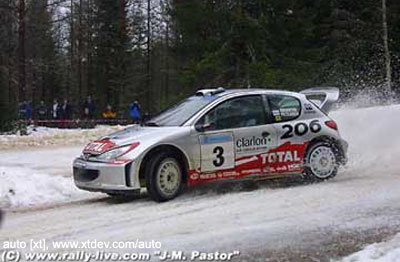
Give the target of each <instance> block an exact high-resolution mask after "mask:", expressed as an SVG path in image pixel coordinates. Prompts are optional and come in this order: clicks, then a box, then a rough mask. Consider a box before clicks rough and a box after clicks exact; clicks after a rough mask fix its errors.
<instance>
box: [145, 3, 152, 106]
mask: <svg viewBox="0 0 400 262" xmlns="http://www.w3.org/2000/svg"><path fill="white" fill-rule="evenodd" d="M150 5H151V0H147V72H146V73H147V75H146V88H147V90H146V100H147V101H146V103H147V104H146V105H147V111H148V112H151V101H150V100H151V93H152V92H151V50H150V49H151V48H150V45H151V6H150Z"/></svg>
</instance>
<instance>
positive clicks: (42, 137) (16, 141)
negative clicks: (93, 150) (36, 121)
mask: <svg viewBox="0 0 400 262" xmlns="http://www.w3.org/2000/svg"><path fill="white" fill-rule="evenodd" d="M123 128H125V127H124V126H119V125H117V126H102V125H100V126H97V127H96V128H94V129H59V128H49V127H29V128H28V135H26V136H20V135H0V150H1V149H12V148H25V147H38V146H47V145H76V144H85V143H87V142H89V141H90V140H94V139H96V138H98V137H100V136H103V135H106V134H109V133H112V132H115V131H118V130H121V129H123Z"/></svg>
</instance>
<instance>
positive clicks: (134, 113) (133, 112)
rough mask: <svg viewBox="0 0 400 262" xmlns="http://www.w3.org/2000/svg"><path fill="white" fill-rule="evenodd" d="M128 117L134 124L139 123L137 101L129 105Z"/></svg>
mask: <svg viewBox="0 0 400 262" xmlns="http://www.w3.org/2000/svg"><path fill="white" fill-rule="evenodd" d="M129 115H130V117H131V118H132V121H133V123H134V124H137V123H139V122H140V105H139V102H138V101H135V102H133V103H132V104H130V105H129Z"/></svg>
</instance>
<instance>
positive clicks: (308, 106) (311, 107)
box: [304, 103, 314, 111]
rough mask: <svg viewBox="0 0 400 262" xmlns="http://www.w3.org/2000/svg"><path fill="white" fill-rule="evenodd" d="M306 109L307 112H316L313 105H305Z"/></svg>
mask: <svg viewBox="0 0 400 262" xmlns="http://www.w3.org/2000/svg"><path fill="white" fill-rule="evenodd" d="M304 109H305V110H306V111H314V108H313V106H312V105H311V104H308V103H306V104H304Z"/></svg>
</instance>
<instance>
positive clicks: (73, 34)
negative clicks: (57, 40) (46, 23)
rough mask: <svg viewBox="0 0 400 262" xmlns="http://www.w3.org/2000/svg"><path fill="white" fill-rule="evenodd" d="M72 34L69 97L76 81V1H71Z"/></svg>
mask: <svg viewBox="0 0 400 262" xmlns="http://www.w3.org/2000/svg"><path fill="white" fill-rule="evenodd" d="M70 23H71V32H70V42H71V43H70V44H71V47H70V54H69V55H70V64H71V65H70V66H71V67H70V72H69V73H70V76H69V81H68V85H67V96H69V95H70V92H71V91H70V90H71V87H72V86H73V83H74V81H73V79H74V48H75V30H74V28H75V27H74V1H73V0H71V21H70Z"/></svg>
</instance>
